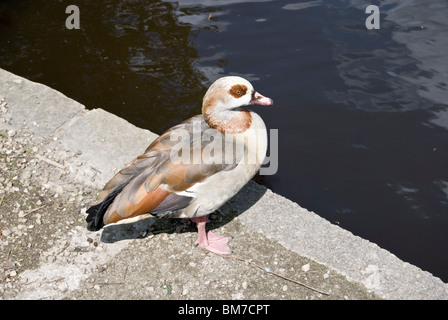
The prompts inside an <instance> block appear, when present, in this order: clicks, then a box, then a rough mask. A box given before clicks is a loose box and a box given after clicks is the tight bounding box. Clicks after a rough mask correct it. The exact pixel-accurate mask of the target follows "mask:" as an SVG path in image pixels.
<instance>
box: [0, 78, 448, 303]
mask: <svg viewBox="0 0 448 320" xmlns="http://www.w3.org/2000/svg"><path fill="white" fill-rule="evenodd" d="M0 98H4V99H5V101H6V102H7V112H3V113H2V112H1V110H0V131H2V130H6V131H7V132H26V133H27V134H28V135H30V137H31V139H33V140H34V141H38V142H39V143H43V144H44V145H46V146H47V148H49V149H52V150H60V153H57V152H56V153H55V154H54V158H53V160H54V161H56V162H57V163H60V164H61V166H62V167H63V168H65V171H64V172H65V173H66V174H67V176H66V177H65V178H64V179H65V180H64V181H65V182H67V181H71V182H72V184H79V185H82V186H83V187H84V188H93V189H96V190H98V189H100V188H102V186H103V185H104V183H105V182H107V181H108V179H110V177H111V176H112V175H113V174H114V173H115V172H116V171H117V170H118V169H120V168H121V167H122V166H123V165H124V164H126V163H127V162H129V161H130V160H132V159H133V158H134V157H135V156H138V155H139V154H141V152H143V151H144V150H145V148H146V147H147V146H148V145H149V143H150V142H151V141H152V140H153V139H154V138H155V137H156V135H155V134H153V133H151V132H150V131H148V130H144V129H140V128H137V127H135V126H133V125H132V124H130V123H128V122H126V121H125V120H123V119H121V118H118V117H116V116H114V115H112V114H110V113H108V112H106V111H104V110H101V109H94V110H91V111H88V110H86V109H85V107H84V106H83V105H81V104H79V103H77V102H76V101H74V100H72V99H70V98H67V97H66V96H64V95H63V94H61V93H59V92H57V91H55V90H53V89H51V88H49V87H47V86H45V85H42V84H38V83H34V82H31V81H28V80H26V79H24V78H21V77H19V76H16V75H14V74H11V73H9V72H7V71H5V70H1V69H0ZM5 110H6V109H5ZM30 170H31V169H30ZM54 170H56V171H57V170H58V169H57V168H54ZM23 175H24V176H25V177H30V176H32V173H31V172H27V169H26V168H25V169H24V172H23ZM58 182H59V181H58V178H57V175H56V178H54V179H52V178H50V179H49V181H48V182H47V185H48V186H47V187H48V188H58ZM63 187H64V189H65V188H66V189H70V186H69V185H67V183H66V184H65V185H64V186H63ZM222 211H224V212H228V211H236V213H237V217H236V218H235V219H234V220H235V221H237V222H239V223H241V224H242V225H243V226H244V228H247V230H248V232H249V231H250V232H255V233H256V234H259V235H260V236H263V237H266V238H267V239H270V240H271V241H274V242H276V243H278V244H280V245H281V246H282V247H284V248H286V249H287V250H290V251H291V252H293V253H295V254H297V255H298V256H303V257H306V258H308V259H311V260H313V261H315V262H317V263H319V264H322V265H325V266H327V267H328V268H330V269H331V270H334V271H337V272H338V273H340V274H341V275H343V276H345V277H346V278H347V279H348V280H349V281H351V282H354V283H359V284H362V285H363V286H364V287H365V288H366V289H367V290H369V291H371V292H374V293H375V294H377V295H378V296H380V297H382V298H385V299H447V298H448V285H447V284H445V283H443V282H442V281H441V280H440V279H439V278H436V277H434V276H433V275H431V274H430V273H428V272H425V271H422V270H421V269H420V268H418V267H416V266H414V265H411V264H409V263H406V262H404V261H402V260H400V259H398V258H397V257H396V256H395V255H393V254H391V253H390V252H388V251H386V250H384V249H382V248H380V247H378V246H377V245H376V244H374V243H371V242H369V241H367V240H365V239H362V238H360V237H357V236H354V235H353V234H352V233H350V232H348V231H346V230H343V229H342V228H340V227H338V226H336V225H333V224H331V223H329V222H328V221H326V220H325V219H323V218H321V217H319V216H318V215H316V214H315V213H313V212H310V211H308V210H306V209H304V208H302V207H300V206H299V205H298V204H297V203H294V202H292V201H290V200H288V199H286V198H284V197H282V196H280V195H277V194H275V193H273V192H271V191H270V190H268V189H266V188H265V187H263V186H259V185H257V184H255V183H253V182H251V183H249V184H248V185H246V186H245V188H243V190H241V192H240V193H239V194H238V195H236V196H235V197H234V198H233V199H232V200H231V201H229V203H227V204H226V205H225V206H224V207H223V209H222ZM79 232H81V231H79ZM82 232H84V233H85V231H82ZM128 245H129V243H128V242H122V243H121V244H117V245H116V247H118V246H120V249H119V250H118V249H117V250H116V251H117V252H119V251H120V250H121V249H123V248H126V247H127V246H128ZM250 245H251V244H250V243H249V244H248V246H250ZM114 254H116V252H115V253H114ZM147 254H150V253H147ZM272 255H274V252H272ZM46 268H47V270H48V265H47V266H46ZM30 272H31V273H32V272H35V271H30ZM36 272H37V271H36ZM39 272H41V273H44V272H47V271H45V270H43V269H40V271H39ZM48 272H49V271H48ZM58 272H60V271H58ZM71 272H75V271H71ZM89 272H90V271H89ZM84 274H86V275H85V276H84V277H82V278H81V279H80V280H79V281H78V283H77V284H76V285H77V286H79V282H82V281H84V280H85V279H87V278H88V276H89V275H90V273H88V272H85V271H84ZM68 286H70V284H68ZM62 291H63V290H62ZM20 297H23V298H28V297H35V296H33V295H22V296H20ZM37 297H39V298H47V297H53V298H55V297H56V298H58V297H61V296H60V295H59V296H51V295H50V296H48V295H46V294H42V295H38V296H37ZM262 298H263V297H262Z"/></svg>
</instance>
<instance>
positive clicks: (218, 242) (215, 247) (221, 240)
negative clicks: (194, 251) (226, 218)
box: [196, 231, 232, 254]
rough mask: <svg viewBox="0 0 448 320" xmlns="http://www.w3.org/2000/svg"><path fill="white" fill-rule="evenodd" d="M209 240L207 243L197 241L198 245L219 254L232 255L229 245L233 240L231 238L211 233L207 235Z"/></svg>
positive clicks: (206, 240)
mask: <svg viewBox="0 0 448 320" xmlns="http://www.w3.org/2000/svg"><path fill="white" fill-rule="evenodd" d="M206 237H207V239H205V241H204V240H203V241H199V238H198V240H197V241H196V244H197V245H198V246H199V247H200V248H202V249H205V250H208V251H211V252H214V253H218V254H231V253H232V250H231V249H230V247H229V245H228V243H229V241H230V240H231V238H230V237H223V236H220V235H218V234H216V233H213V232H211V231H209V232H207V234H206Z"/></svg>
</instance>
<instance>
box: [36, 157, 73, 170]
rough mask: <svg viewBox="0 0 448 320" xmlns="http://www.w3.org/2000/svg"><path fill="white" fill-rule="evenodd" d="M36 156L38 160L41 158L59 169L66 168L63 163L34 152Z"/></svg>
mask: <svg viewBox="0 0 448 320" xmlns="http://www.w3.org/2000/svg"><path fill="white" fill-rule="evenodd" d="M36 158H37V159H39V160H42V161H44V162H46V163H48V164H51V165H53V166H55V167H57V168H59V169H62V170H65V168H66V167H65V166H64V165H62V164H60V163H57V162H56V161H53V160H50V159H48V158H45V157H44V156H41V155H40V154H36Z"/></svg>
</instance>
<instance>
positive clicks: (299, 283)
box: [215, 253, 330, 296]
mask: <svg viewBox="0 0 448 320" xmlns="http://www.w3.org/2000/svg"><path fill="white" fill-rule="evenodd" d="M215 254H216V255H218V256H220V257H222V258H227V259H229V258H230V259H234V260H239V261H243V262H246V263H249V264H251V265H253V266H255V267H257V268H259V269H261V270H263V271H265V272H267V273H270V274H273V275H274V276H277V277H279V278H282V279H285V280H288V281H291V282H294V283H296V284H298V285H301V286H303V287H305V288H308V289H310V290H313V291H316V292H318V293H321V294H324V295H326V296H329V295H330V294H329V293H328V292H324V291H321V290H319V289H316V288H313V287H311V286H309V285H307V284H305V283H302V282H300V281H297V280H294V279H291V278H288V277H285V276H282V275H281V274H278V273H276V272H273V271H268V270H266V268H264V267H263V266H260V265H258V264H256V263H254V262H252V261H249V260H247V259H243V258H239V257H235V256H231V255H223V254H219V253H215Z"/></svg>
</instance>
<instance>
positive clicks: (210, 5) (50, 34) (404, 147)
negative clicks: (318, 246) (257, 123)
mask: <svg viewBox="0 0 448 320" xmlns="http://www.w3.org/2000/svg"><path fill="white" fill-rule="evenodd" d="M428 3H429V4H428ZM70 4H75V5H78V7H79V9H80V20H81V30H67V29H66V27H65V19H66V18H67V17H68V14H66V13H65V8H66V6H67V5H68V4H67V1H64V2H63V1H45V2H44V1H30V0H28V1H26V0H23V1H0V39H1V44H2V45H1V46H0V67H1V68H4V69H6V70H9V71H11V72H14V73H16V74H18V75H21V76H24V77H27V78H29V79H31V80H34V81H38V82H42V83H45V84H47V85H49V86H51V87H53V88H55V89H57V90H59V91H61V92H63V93H64V94H66V95H67V96H69V97H71V98H73V99H75V100H77V101H80V102H81V103H83V104H85V105H86V107H87V108H104V109H106V110H108V111H110V112H113V113H115V114H117V115H119V116H121V117H123V118H125V119H127V120H128V121H130V122H132V123H134V124H135V125H137V126H140V127H144V128H147V129H150V130H152V131H154V132H156V133H162V132H163V131H164V130H166V129H167V128H168V127H170V126H172V125H173V124H175V123H178V122H179V121H181V120H183V119H186V118H188V117H190V116H192V115H195V114H197V113H199V112H200V103H201V98H202V95H203V94H204V92H205V90H206V88H207V86H208V85H209V84H210V83H211V81H212V80H214V79H216V78H217V77H219V76H224V75H233V74H234V75H240V76H243V77H246V78H247V79H249V80H250V81H252V83H253V84H254V86H255V87H256V88H257V90H258V91H260V92H261V93H263V94H265V95H267V96H269V97H271V98H273V99H274V101H275V106H274V107H272V108H264V109H263V108H262V107H257V108H256V110H255V111H257V112H258V113H259V114H260V115H261V116H262V117H263V118H264V119H265V122H266V124H267V126H268V128H272V129H278V130H279V131H278V132H279V171H278V172H277V174H276V175H274V176H266V177H265V179H264V181H265V185H266V186H267V187H269V188H271V189H272V190H273V191H275V192H277V193H280V194H282V195H284V196H286V197H288V198H290V199H292V200H294V201H296V202H298V203H299V204H300V205H301V206H303V207H305V208H307V209H309V210H312V211H315V212H316V213H317V214H319V215H320V216H322V217H324V218H326V219H327V220H329V221H331V222H333V223H337V224H338V225H340V226H341V227H342V228H345V229H347V230H350V231H351V232H353V233H354V234H356V235H359V236H361V237H363V238H366V239H369V240H370V241H372V242H375V243H377V244H378V245H380V246H381V247H383V248H386V249H387V250H389V251H391V252H392V253H394V254H395V255H397V256H398V257H399V258H401V259H403V260H405V261H408V262H410V263H413V264H415V265H417V266H419V267H421V268H422V269H424V270H427V271H430V272H431V273H433V274H434V275H436V276H438V277H440V278H441V279H442V280H444V281H445V282H448V249H447V248H448V91H447V90H448V55H447V54H446V52H448V36H447V35H448V33H447V31H448V23H447V20H446V17H447V16H448V3H447V2H446V0H438V1H437V0H434V1H431V2H423V1H422V2H420V4H419V3H417V2H416V1H414V2H411V1H398V0H388V1H366V2H365V3H364V2H363V1H348V0H347V1H343V0H339V1H319V0H317V1H305V2H303V1H302V2H298V1H297V0H290V1H238V0H226V1H213V0H203V1H194V0H187V1H180V2H173V1H124V0H123V1H71V2H70ZM369 4H375V5H378V6H379V8H380V19H381V25H380V29H379V30H367V29H366V27H365V19H366V18H367V16H368V15H367V14H366V13H365V12H364V11H365V8H366V7H367V5H369Z"/></svg>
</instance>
